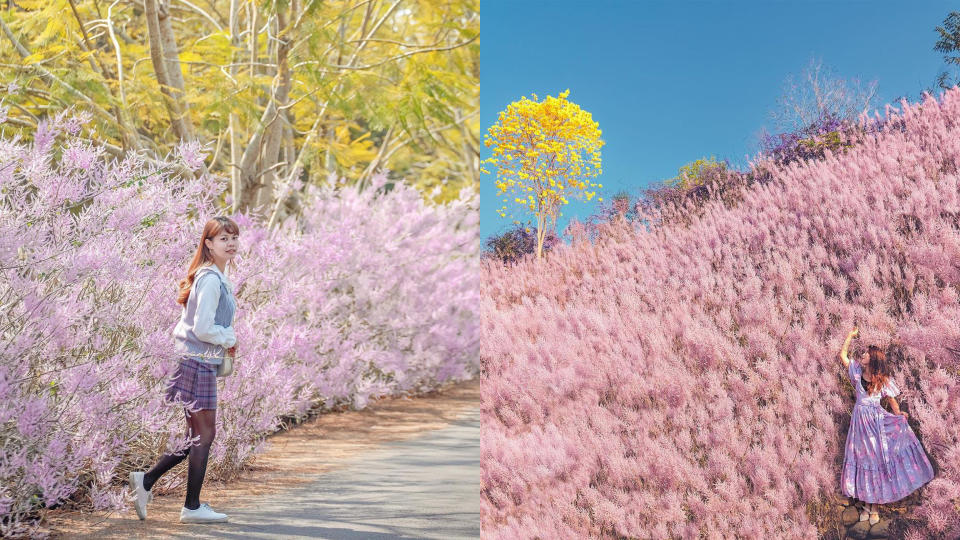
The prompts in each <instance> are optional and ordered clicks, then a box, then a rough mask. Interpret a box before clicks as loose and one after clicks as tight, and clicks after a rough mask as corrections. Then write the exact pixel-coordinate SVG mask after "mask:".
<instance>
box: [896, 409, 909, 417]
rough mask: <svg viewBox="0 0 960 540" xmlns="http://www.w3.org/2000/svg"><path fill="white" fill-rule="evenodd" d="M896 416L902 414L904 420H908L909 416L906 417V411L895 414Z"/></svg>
mask: <svg viewBox="0 0 960 540" xmlns="http://www.w3.org/2000/svg"><path fill="white" fill-rule="evenodd" d="M897 414H902V415H903V417H904V418H908V417H909V415H907V411H900V412H899V413H897Z"/></svg>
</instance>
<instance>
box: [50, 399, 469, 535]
mask: <svg viewBox="0 0 960 540" xmlns="http://www.w3.org/2000/svg"><path fill="white" fill-rule="evenodd" d="M479 408H480V383H479V381H478V380H474V381H468V382H465V383H459V384H456V385H452V386H448V387H446V388H444V389H442V391H441V392H434V393H431V394H429V395H426V396H422V397H417V398H412V399H402V398H389V399H385V400H381V401H377V402H374V403H372V404H371V405H369V406H368V407H367V408H366V409H364V410H362V411H345V412H338V413H329V414H324V415H321V416H318V417H316V418H314V419H312V420H310V421H308V422H306V423H304V424H301V425H299V426H295V427H293V428H291V429H290V430H287V431H284V432H281V433H277V434H274V435H272V436H271V437H270V438H269V440H270V442H271V447H270V449H269V450H267V451H266V452H265V453H263V454H261V455H259V456H257V457H256V458H254V460H253V462H252V463H251V465H250V466H249V467H248V468H247V469H246V470H245V471H244V472H243V473H242V474H241V475H240V477H239V478H238V479H236V480H234V481H231V482H227V483H222V482H216V481H207V482H205V483H204V487H203V492H202V494H201V501H203V502H209V503H210V504H211V506H213V507H214V509H216V510H220V511H223V512H225V513H227V514H228V515H230V522H229V523H225V524H215V525H197V524H193V525H188V524H181V523H180V522H179V517H180V507H181V506H182V505H183V496H184V489H185V488H184V487H182V486H181V487H180V488H178V489H174V490H172V492H171V493H169V494H162V493H160V492H158V493H156V494H155V497H154V500H153V502H152V503H150V506H149V507H148V511H149V513H148V517H147V519H146V520H145V521H140V520H139V519H137V516H136V513H135V512H134V511H133V507H132V504H131V506H130V507H129V508H128V509H127V510H126V512H125V513H122V514H118V513H112V514H104V513H94V514H91V513H78V512H68V511H62V510H54V511H51V512H50V513H49V514H48V515H47V523H48V526H49V529H48V530H49V532H51V534H52V535H53V538H67V537H69V538H98V539H99V538H171V537H183V538H196V537H208V538H225V537H230V538H240V537H243V538H250V537H253V538H332V539H336V538H342V539H361V538H364V539H366V538H374V539H387V538H476V537H478V536H479V533H480V530H479V529H480V525H479V522H480V513H479V507H480V494H479V489H480V429H479V428H480V416H479ZM183 467H184V465H183V464H181V465H178V466H177V467H176V468H174V469H173V470H171V471H170V472H169V473H168V474H172V475H185V474H186V472H185V471H186V470H185V469H184V468H183Z"/></svg>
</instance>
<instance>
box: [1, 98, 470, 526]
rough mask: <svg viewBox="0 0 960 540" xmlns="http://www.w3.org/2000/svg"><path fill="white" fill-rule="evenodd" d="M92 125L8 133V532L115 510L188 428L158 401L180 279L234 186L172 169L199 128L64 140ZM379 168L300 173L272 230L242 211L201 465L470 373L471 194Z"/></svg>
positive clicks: (4, 275) (220, 468)
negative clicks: (352, 181) (428, 193)
mask: <svg viewBox="0 0 960 540" xmlns="http://www.w3.org/2000/svg"><path fill="white" fill-rule="evenodd" d="M83 122H84V118H83V117H82V116H80V117H69V118H68V117H66V115H60V116H58V117H56V118H53V119H51V120H50V121H49V122H41V123H40V125H39V127H38V129H37V130H36V132H35V133H34V136H33V141H32V142H31V143H29V144H24V143H22V142H21V141H20V140H19V139H18V138H16V137H14V138H12V139H0V306H2V309H0V536H15V535H31V534H34V533H36V532H37V531H38V526H39V524H40V521H39V520H40V519H41V518H42V515H43V509H44V508H48V507H55V506H57V505H62V504H64V503H68V504H72V505H80V506H84V507H87V508H94V509H111V508H113V509H126V508H127V507H128V506H129V503H128V502H127V501H126V491H127V490H126V485H125V483H124V482H123V479H124V478H126V473H127V472H128V471H130V470H132V469H134V468H137V469H141V468H144V467H146V466H149V465H151V464H152V463H153V462H154V461H155V459H156V458H157V457H158V456H159V455H160V454H161V453H163V452H164V451H167V450H168V449H177V448H183V447H184V446H185V445H186V444H188V441H187V440H186V438H185V437H184V436H183V431H184V420H183V412H182V410H180V409H179V408H177V407H174V406H170V405H167V404H165V403H164V401H163V398H162V395H163V390H164V384H165V383H166V382H167V377H168V376H169V375H170V374H171V373H172V372H173V369H174V367H175V365H176V362H177V355H176V353H175V352H174V351H173V338H172V331H173V327H174V325H175V324H176V322H177V320H178V318H179V316H180V310H181V307H180V306H179V305H178V304H176V300H175V299H176V291H177V288H176V283H177V281H178V280H179V279H181V278H182V277H183V276H184V275H185V272H186V264H187V262H188V261H189V258H190V256H191V255H192V254H193V250H194V249H196V245H197V242H198V241H199V238H198V237H199V234H200V231H201V229H202V225H203V223H204V222H205V221H206V220H207V219H208V218H210V217H212V216H213V215H216V214H218V213H219V212H220V210H219V208H218V207H217V203H216V201H217V199H218V197H219V194H221V193H222V192H223V188H224V185H225V182H224V181H223V180H222V179H219V178H216V177H211V176H206V175H204V176H201V177H200V178H199V179H196V180H194V179H192V178H190V179H187V180H185V179H184V178H182V177H181V176H178V174H177V171H182V170H187V169H193V170H197V169H198V168H199V167H200V166H201V165H202V163H203V157H204V156H203V149H202V148H201V147H200V146H199V145H196V144H187V145H183V146H181V147H180V148H179V149H178V151H177V152H175V154H174V155H172V156H170V157H169V158H168V159H167V161H166V162H164V163H156V162H150V161H144V160H143V159H141V158H139V157H137V156H135V155H131V156H129V157H127V158H126V159H124V160H122V161H118V160H111V159H107V158H106V157H105V155H104V153H103V152H102V151H101V150H100V149H99V148H98V147H97V146H95V145H91V144H89V143H85V142H82V141H81V140H79V139H77V138H75V137H73V135H75V134H76V133H77V132H78V130H79V128H80V125H81V124H82V123H83ZM385 183H386V178H385V177H383V176H379V177H377V178H375V179H374V181H373V186H371V187H368V188H366V189H363V190H361V191H359V192H358V191H357V189H356V188H354V187H352V186H342V185H335V184H334V183H331V184H329V185H326V186H325V187H316V186H308V187H307V188H306V190H305V192H304V194H303V196H302V198H301V199H302V205H303V215H302V216H301V217H300V218H299V219H297V218H289V219H288V220H287V221H285V222H283V223H280V224H279V225H277V226H276V227H274V228H273V229H272V230H268V229H266V227H265V226H264V223H266V220H265V219H263V216H258V215H235V216H233V217H234V219H235V220H236V221H237V222H238V224H239V225H240V227H241V235H240V238H241V242H240V243H241V253H240V254H239V255H238V257H237V263H238V264H237V266H236V268H235V269H229V270H228V275H229V276H230V279H231V281H233V283H234V286H235V287H236V295H237V300H238V311H237V314H236V318H235V321H234V324H235V327H236V329H237V336H238V354H237V359H236V368H235V369H236V371H235V373H234V374H233V375H231V376H230V377H227V378H226V379H221V382H220V386H219V402H218V412H217V424H218V425H217V437H216V439H215V442H214V446H213V449H212V452H211V458H210V467H209V471H210V473H209V474H210V475H211V476H222V475H229V474H232V473H235V472H236V471H237V470H238V469H239V468H240V467H241V466H242V465H243V464H244V463H246V462H247V461H249V459H250V457H251V456H252V455H254V454H255V453H256V452H257V451H259V450H260V449H262V448H263V441H264V437H265V436H266V435H267V434H269V433H271V432H273V431H275V430H276V429H278V428H280V427H281V426H282V424H283V423H284V422H285V421H286V420H289V419H298V418H301V417H303V416H304V415H305V414H306V413H307V411H308V410H309V409H311V408H319V409H321V410H326V409H330V408H333V407H340V406H344V405H346V406H353V407H363V406H365V404H366V403H367V402H368V400H370V399H373V398H377V397H380V396H385V395H392V394H405V393H416V392H421V391H424V390H428V389H432V388H435V387H436V386H438V385H440V384H442V383H444V382H446V381H452V380H459V379H469V378H472V377H474V376H476V374H477V373H478V369H479V366H478V359H477V356H478V352H477V350H478V347H479V337H478V331H479V327H478V324H477V314H476V313H475V311H474V310H475V306H476V305H477V303H478V299H479V291H478V289H477V281H478V271H479V263H478V254H479V238H478V230H477V197H476V194H475V193H473V192H467V191H464V192H462V193H461V198H460V199H459V200H457V201H454V202H453V203H451V204H449V205H444V206H434V205H432V204H428V203H425V202H424V197H423V196H422V195H421V194H420V193H419V192H418V191H416V190H415V189H413V188H410V187H409V186H407V185H406V184H402V183H397V184H395V185H394V187H393V189H391V190H389V192H386V193H384V191H385V190H382V189H380V188H381V187H382V186H383V185H384V184H385ZM297 187H302V186H297ZM179 476H180V475H168V476H167V477H165V478H164V479H163V480H162V482H161V483H160V484H159V489H164V488H169V487H171V486H173V485H175V484H177V483H179V482H181V481H182V479H181V478H179Z"/></svg>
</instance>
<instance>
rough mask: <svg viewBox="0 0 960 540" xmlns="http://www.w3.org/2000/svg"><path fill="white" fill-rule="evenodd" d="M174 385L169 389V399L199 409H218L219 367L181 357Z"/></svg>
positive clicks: (175, 371)
mask: <svg viewBox="0 0 960 540" xmlns="http://www.w3.org/2000/svg"><path fill="white" fill-rule="evenodd" d="M172 377H173V384H172V385H171V386H169V387H168V388H167V399H168V400H169V401H172V402H176V403H183V404H184V405H187V404H189V403H190V402H192V401H196V404H195V406H196V408H198V409H216V408H217V366H215V365H213V364H206V363H203V362H200V361H198V360H194V359H193V358H187V357H181V358H180V364H179V365H178V366H177V368H176V370H174V372H173V375H172Z"/></svg>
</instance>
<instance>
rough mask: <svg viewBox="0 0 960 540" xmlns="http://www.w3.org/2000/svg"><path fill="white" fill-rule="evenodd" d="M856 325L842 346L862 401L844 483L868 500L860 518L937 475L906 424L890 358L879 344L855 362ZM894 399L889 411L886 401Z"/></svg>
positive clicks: (850, 436) (851, 493)
mask: <svg viewBox="0 0 960 540" xmlns="http://www.w3.org/2000/svg"><path fill="white" fill-rule="evenodd" d="M857 335H858V332H857V329H856V328H854V329H853V330H852V331H851V332H850V334H848V335H847V339H846V341H844V342H843V348H842V349H841V350H840V360H841V361H842V362H843V365H844V367H846V368H847V374H848V375H849V377H850V383H851V384H852V385H853V390H854V392H856V396H857V401H856V403H855V404H854V406H853V413H852V415H851V417H850V429H849V430H848V431H847V444H846V449H845V452H844V456H843V472H842V475H841V480H840V481H841V483H842V484H843V493H844V495H847V496H848V497H853V498H855V499H859V500H861V501H863V502H864V503H866V506H865V508H864V509H863V511H862V512H861V513H860V521H866V520H867V519H869V520H870V524H874V523H877V522H879V521H880V509H879V507H878V506H877V505H879V504H885V503H889V502H893V501H898V500H900V499H902V498H904V497H906V496H907V495H909V494H910V493H912V492H913V491H914V490H916V489H917V488H919V487H920V486H922V485H923V484H926V483H927V482H929V481H930V480H931V479H932V478H933V467H932V466H931V465H930V460H929V459H928V458H927V454H926V453H925V452H924V451H923V447H922V446H921V445H920V441H919V440H917V436H916V435H915V434H914V433H913V430H912V429H911V428H910V424H908V423H907V413H905V412H903V411H901V410H900V405H899V404H898V403H897V400H896V399H894V397H895V396H897V395H898V394H899V393H900V390H899V389H898V388H897V385H896V384H895V383H894V382H893V379H892V378H891V377H890V368H889V367H888V365H887V360H886V358H885V356H884V354H883V351H881V350H880V347H877V346H876V345H870V346H869V347H868V348H867V352H865V353H863V355H862V356H861V357H860V358H858V359H857V361H853V362H851V361H850V358H849V357H848V356H847V348H848V347H849V346H850V340H852V339H853V338H854V337H857ZM883 400H886V401H888V402H889V403H890V408H891V409H892V410H893V412H892V413H891V412H887V411H886V410H885V409H884V408H883V407H882V406H881V401H883Z"/></svg>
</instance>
